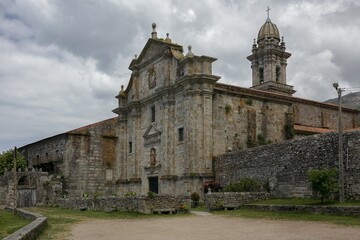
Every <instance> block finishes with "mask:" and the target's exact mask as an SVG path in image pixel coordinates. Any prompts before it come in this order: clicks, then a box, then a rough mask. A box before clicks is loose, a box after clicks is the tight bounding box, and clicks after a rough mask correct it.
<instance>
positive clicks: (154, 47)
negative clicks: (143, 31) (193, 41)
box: [129, 38, 182, 70]
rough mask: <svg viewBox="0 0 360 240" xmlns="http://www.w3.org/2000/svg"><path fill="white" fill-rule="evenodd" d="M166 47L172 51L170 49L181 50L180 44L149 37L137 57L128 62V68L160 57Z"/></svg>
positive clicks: (170, 50)
mask: <svg viewBox="0 0 360 240" xmlns="http://www.w3.org/2000/svg"><path fill="white" fill-rule="evenodd" d="M166 49H168V50H169V52H172V50H175V51H178V52H182V46H180V45H177V44H174V43H169V42H166V41H164V40H162V39H152V38H150V39H149V40H148V41H147V43H146V44H145V47H144V48H143V50H142V51H141V53H140V55H139V57H138V58H137V59H134V60H133V61H132V62H131V63H130V66H129V69H130V70H132V69H133V68H134V67H135V66H140V65H143V64H145V65H146V64H147V63H148V62H150V61H154V60H155V59H156V58H158V57H161V56H162V55H163V53H164V52H165V50H166Z"/></svg>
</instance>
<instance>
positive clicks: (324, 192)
mask: <svg viewBox="0 0 360 240" xmlns="http://www.w3.org/2000/svg"><path fill="white" fill-rule="evenodd" d="M307 174H308V178H309V181H310V182H311V188H312V190H313V191H314V192H315V193H319V194H320V198H321V202H324V200H325V199H329V197H330V194H331V192H332V191H334V190H335V189H336V187H337V184H336V177H337V171H336V169H335V168H331V169H326V168H320V169H319V170H314V169H311V170H309V171H308V173H307Z"/></svg>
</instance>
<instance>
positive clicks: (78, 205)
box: [56, 197, 138, 211]
mask: <svg viewBox="0 0 360 240" xmlns="http://www.w3.org/2000/svg"><path fill="white" fill-rule="evenodd" d="M56 204H57V205H58V206H59V207H62V208H68V209H73V210H85V209H88V210H96V211H98V210H102V211H104V210H107V209H116V210H117V211H137V205H138V199H137V198H135V197H121V198H119V197H97V198H61V199H58V200H57V201H56Z"/></svg>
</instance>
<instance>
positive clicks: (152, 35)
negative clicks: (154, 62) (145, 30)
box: [151, 23, 158, 39]
mask: <svg viewBox="0 0 360 240" xmlns="http://www.w3.org/2000/svg"><path fill="white" fill-rule="evenodd" d="M152 29H153V31H152V33H151V38H153V39H157V38H158V37H157V32H156V23H153V24H152Z"/></svg>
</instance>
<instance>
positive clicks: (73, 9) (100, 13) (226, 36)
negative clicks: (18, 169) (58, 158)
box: [0, 0, 360, 151]
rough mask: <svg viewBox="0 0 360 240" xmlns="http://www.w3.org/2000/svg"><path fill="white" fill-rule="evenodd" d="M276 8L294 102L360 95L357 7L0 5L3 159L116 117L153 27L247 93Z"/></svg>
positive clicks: (105, 0) (106, 2)
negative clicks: (260, 41)
mask: <svg viewBox="0 0 360 240" xmlns="http://www.w3.org/2000/svg"><path fill="white" fill-rule="evenodd" d="M268 5H269V6H270V8H271V11H270V18H271V20H272V22H273V23H275V24H276V25H277V26H278V28H279V30H280V34H281V35H282V36H284V37H285V42H286V47H287V51H288V52H290V53H292V56H291V58H290V59H289V61H288V68H287V69H288V71H287V79H288V84H290V85H294V86H295V89H296V90H297V93H296V94H295V96H298V97H301V98H309V99H313V100H318V101H324V100H326V99H329V98H334V97H336V92H335V91H334V89H333V88H332V83H333V82H340V85H341V86H343V87H359V86H360V80H359V67H360V64H359V63H360V44H359V43H358V41H359V40H360V14H359V13H360V1H358V0H317V1H311V0H308V1H306V0H303V1H301V0H277V1H275V0H274V1H271V0H268V1H263V0H241V1H235V0H227V1H225V0H221V1H220V0H218V1H215V0H213V1H211V0H207V1H205V0H203V1H193V0H172V1H171V0H131V1H125V0H123V1H121V0H81V1H80V0H26V1H25V0H24V1H23V0H0V111H1V114H0V151H3V150H7V149H9V148H11V147H13V146H18V147H20V146H23V145H25V144H28V143H31V142H34V141H37V140H40V139H42V138H46V137H49V136H53V135H56V134H59V133H62V132H65V131H68V130H71V129H74V128H77V127H80V126H84V125H87V124H90V123H94V122H96V121H100V120H104V119H107V118H110V117H114V116H115V115H114V114H113V113H112V112H111V110H112V109H114V108H115V107H116V104H117V102H116V99H115V98H114V96H115V95H116V94H117V92H118V91H119V89H120V86H121V85H122V84H123V85H125V86H126V85H127V82H128V80H129V76H130V71H129V70H128V66H129V63H130V61H131V59H132V58H133V57H134V55H135V54H139V53H140V51H141V50H142V48H143V47H144V45H145V43H146V41H147V39H148V38H149V37H150V33H151V31H152V29H151V24H152V23H153V22H156V23H157V32H158V36H159V37H166V33H169V34H170V38H171V39H172V41H173V42H176V43H178V44H180V45H183V46H184V49H186V48H187V46H188V45H192V47H193V49H192V50H193V52H194V53H195V54H197V55H208V56H213V57H216V58H218V60H217V61H216V62H215V63H214V65H213V72H214V74H216V75H220V76H221V79H220V82H223V83H228V84H234V85H238V86H243V87H249V86H250V85H251V68H250V62H248V61H247V60H246V57H247V56H248V55H250V54H251V45H252V43H253V39H254V38H255V37H256V36H257V33H258V30H259V29H260V27H261V25H262V24H263V23H264V22H265V20H266V17H267V12H266V8H267V6H268Z"/></svg>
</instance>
